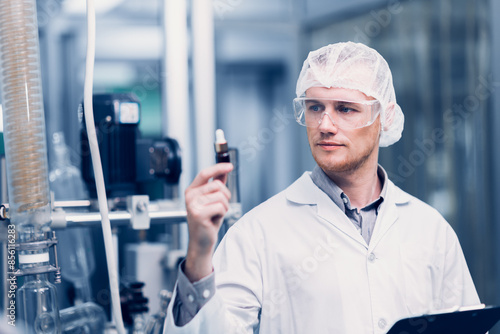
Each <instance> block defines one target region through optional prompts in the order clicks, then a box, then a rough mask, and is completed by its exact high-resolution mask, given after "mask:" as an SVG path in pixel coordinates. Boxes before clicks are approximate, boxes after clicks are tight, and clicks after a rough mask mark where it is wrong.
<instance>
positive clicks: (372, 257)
mask: <svg viewBox="0 0 500 334" xmlns="http://www.w3.org/2000/svg"><path fill="white" fill-rule="evenodd" d="M375 258H376V257H375V254H373V253H370V255H368V261H370V262H373V261H375Z"/></svg>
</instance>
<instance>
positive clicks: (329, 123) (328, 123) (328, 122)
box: [319, 111, 338, 133]
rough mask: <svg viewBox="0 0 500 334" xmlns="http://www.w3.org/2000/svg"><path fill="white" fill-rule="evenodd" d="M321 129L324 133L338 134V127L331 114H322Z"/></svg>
mask: <svg viewBox="0 0 500 334" xmlns="http://www.w3.org/2000/svg"><path fill="white" fill-rule="evenodd" d="M319 129H320V130H321V131H322V132H333V133H337V131H338V125H337V124H336V123H335V121H334V120H333V118H332V116H331V115H330V113H328V112H326V111H325V112H324V113H323V114H321V118H320V120H319Z"/></svg>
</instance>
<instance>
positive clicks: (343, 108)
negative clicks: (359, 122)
mask: <svg viewBox="0 0 500 334" xmlns="http://www.w3.org/2000/svg"><path fill="white" fill-rule="evenodd" d="M337 110H338V111H339V112H341V113H343V114H349V113H352V112H355V111H356V109H353V108H349V107H346V106H342V105H341V106H338V107H337Z"/></svg>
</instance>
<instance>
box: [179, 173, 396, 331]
mask: <svg viewBox="0 0 500 334" xmlns="http://www.w3.org/2000/svg"><path fill="white" fill-rule="evenodd" d="M377 175H378V177H379V178H380V181H381V182H382V191H381V192H380V197H379V198H378V199H376V200H375V201H373V202H372V203H370V204H368V205H367V206H365V207H364V208H362V209H361V210H358V209H356V208H352V207H351V202H350V200H349V197H348V196H347V195H346V194H345V193H344V192H343V191H342V189H340V188H339V187H338V186H337V185H336V184H335V182H333V181H332V180H331V179H330V178H329V177H328V175H326V174H325V172H324V171H323V170H322V169H321V168H319V167H318V166H316V167H315V168H314V170H313V171H312V173H311V179H312V180H313V182H314V184H316V185H317V186H318V187H319V188H320V189H321V190H322V191H323V192H325V193H326V194H327V195H328V196H329V197H330V198H331V199H332V201H333V202H334V203H335V204H336V205H337V206H338V207H339V208H340V209H341V210H342V211H343V212H345V214H346V216H347V217H349V219H350V220H351V221H352V222H353V224H354V226H355V227H356V229H357V230H358V231H359V232H360V233H361V235H362V236H363V239H365V241H366V244H369V243H370V238H371V235H372V232H373V228H374V226H375V221H376V220H377V215H378V212H379V209H380V205H381V203H382V202H383V200H384V197H385V194H386V192H387V182H386V180H387V174H386V172H385V170H384V169H383V168H382V167H381V166H379V167H378V170H377ZM183 268H184V262H182V263H181V265H180V266H179V272H178V275H177V295H176V298H175V300H174V305H173V310H172V311H173V315H174V322H175V325H176V326H184V325H185V324H187V323H188V322H189V321H191V319H193V318H194V316H195V315H196V314H197V313H198V311H199V310H200V309H201V308H202V307H203V305H205V304H206V303H207V302H208V301H209V300H210V298H212V296H213V295H214V293H215V277H214V273H212V274H210V275H208V276H207V277H204V278H202V279H201V280H199V281H197V282H193V283H191V282H190V281H189V279H188V278H187V277H186V275H185V274H184V272H183Z"/></svg>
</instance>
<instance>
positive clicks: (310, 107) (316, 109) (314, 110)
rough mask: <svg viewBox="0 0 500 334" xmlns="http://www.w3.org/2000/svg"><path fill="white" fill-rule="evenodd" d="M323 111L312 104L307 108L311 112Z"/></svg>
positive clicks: (317, 105) (319, 106) (321, 107)
mask: <svg viewBox="0 0 500 334" xmlns="http://www.w3.org/2000/svg"><path fill="white" fill-rule="evenodd" d="M323 109H324V107H323V106H322V105H320V104H313V105H310V106H309V107H308V110H309V111H311V112H315V113H316V112H321V111H322V110H323Z"/></svg>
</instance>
